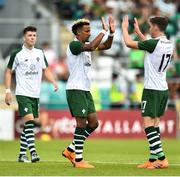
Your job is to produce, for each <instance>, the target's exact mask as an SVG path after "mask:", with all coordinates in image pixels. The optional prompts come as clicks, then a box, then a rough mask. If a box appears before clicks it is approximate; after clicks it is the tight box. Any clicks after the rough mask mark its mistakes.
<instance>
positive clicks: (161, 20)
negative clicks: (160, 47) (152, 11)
mask: <svg viewBox="0 0 180 177" xmlns="http://www.w3.org/2000/svg"><path fill="white" fill-rule="evenodd" d="M149 21H150V22H151V23H152V24H155V25H157V26H158V27H159V29H160V31H163V32H164V31H165V30H166V27H167V25H168V18H167V17H163V16H162V17H151V18H150V19H149Z"/></svg>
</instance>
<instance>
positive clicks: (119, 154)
mask: <svg viewBox="0 0 180 177" xmlns="http://www.w3.org/2000/svg"><path fill="white" fill-rule="evenodd" d="M70 141H71V140H70V139H68V140H61V139H60V140H52V141H47V142H46V141H36V147H37V151H38V154H39V156H40V157H41V161H40V162H38V163H28V164H27V163H18V162H17V157H18V153H19V141H0V176H180V151H179V147H180V140H168V139H166V140H163V147H164V150H165V153H166V156H167V158H168V160H169V163H170V166H169V168H167V169H155V170H147V169H137V168H136V166H137V165H138V164H139V163H142V162H144V161H146V160H147V159H148V154H149V151H148V144H147V142H146V140H122V139H116V140H110V139H106V140H99V139H98V140H97V139H88V140H87V141H86V142H85V146H84V159H85V160H88V161H90V162H91V163H92V164H93V165H94V166H95V168H94V169H76V168H74V167H73V166H72V164H71V163H70V162H69V161H68V160H67V159H65V158H64V157H62V156H61V152H62V150H63V149H64V148H65V147H66V146H68V145H69V143H70Z"/></svg>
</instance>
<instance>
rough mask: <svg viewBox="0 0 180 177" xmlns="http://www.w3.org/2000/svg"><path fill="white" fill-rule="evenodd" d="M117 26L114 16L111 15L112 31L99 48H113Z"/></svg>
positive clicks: (110, 26)
mask: <svg viewBox="0 0 180 177" xmlns="http://www.w3.org/2000/svg"><path fill="white" fill-rule="evenodd" d="M115 28H116V27H115V20H114V18H113V16H109V32H110V34H109V35H108V38H107V40H106V41H105V42H104V43H102V44H99V46H98V50H107V49H109V48H111V45H112V42H113V37H114V32H115Z"/></svg>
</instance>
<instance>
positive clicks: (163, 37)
mask: <svg viewBox="0 0 180 177" xmlns="http://www.w3.org/2000/svg"><path fill="white" fill-rule="evenodd" d="M155 39H167V37H166V36H165V35H163V36H158V37H156V38H155Z"/></svg>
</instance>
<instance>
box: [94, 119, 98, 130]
mask: <svg viewBox="0 0 180 177" xmlns="http://www.w3.org/2000/svg"><path fill="white" fill-rule="evenodd" d="M98 126H99V122H98V121H97V122H95V123H94V124H93V129H96V128H97V127H98Z"/></svg>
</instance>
